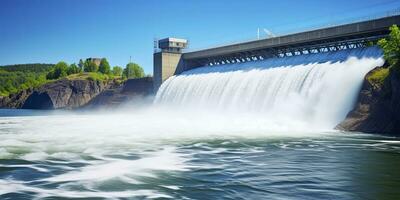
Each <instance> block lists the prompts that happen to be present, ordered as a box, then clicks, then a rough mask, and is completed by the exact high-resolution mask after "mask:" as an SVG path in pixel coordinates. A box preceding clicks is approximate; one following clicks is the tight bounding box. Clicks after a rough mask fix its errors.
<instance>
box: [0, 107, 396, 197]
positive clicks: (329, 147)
mask: <svg viewBox="0 0 400 200" xmlns="http://www.w3.org/2000/svg"><path fill="white" fill-rule="evenodd" d="M209 118H210V119H209ZM195 119H196V122H198V123H196V122H193V121H192V120H193V118H190V117H187V116H185V117H178V116H174V115H169V117H166V116H165V115H163V116H162V117H155V116H154V115H151V116H147V115H146V114H144V113H140V112H139V113H138V114H137V115H132V114H130V115H124V114H114V115H113V114H110V115H105V114H103V115H100V114H79V115H76V114H70V115H61V114H60V115H53V116H44V115H41V116H18V117H1V118H0V199H33V198H37V199H54V198H55V197H60V198H61V199H63V198H64V199H69V198H91V199H143V198H155V199H158V198H160V199H215V198H216V197H218V198H220V199H397V198H399V196H400V191H399V190H398V188H400V172H399V170H398V166H400V140H399V139H398V138H391V137H384V136H372V135H366V134H354V133H339V132H326V131H312V132H304V131H300V132H299V131H297V132H290V131H289V132H288V131H286V130H269V129H268V127H264V126H263V124H265V123H266V122H265V121H263V120H260V121H258V120H257V119H256V118H252V120H246V118H245V117H243V116H241V120H235V119H234V118H229V120H226V121H224V120H223V119H220V118H213V117H212V116H211V117H210V116H207V117H205V118H201V117H200V118H198V117H196V118H195ZM207 119H208V121H207ZM199 121H201V122H202V123H199ZM216 121H217V122H218V123H216ZM232 121H234V122H235V123H231V122H232ZM171 122H174V123H173V124H172V125H171ZM202 125H203V126H202ZM224 127H231V128H224ZM254 127H256V128H254Z"/></svg>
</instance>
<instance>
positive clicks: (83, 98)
mask: <svg viewBox="0 0 400 200" xmlns="http://www.w3.org/2000/svg"><path fill="white" fill-rule="evenodd" d="M152 93H153V80H152V78H151V77H149V78H141V79H129V80H127V81H126V82H125V83H123V84H119V83H116V82H114V81H108V82H103V81H95V80H68V79H62V80H58V81H54V82H51V83H47V84H45V85H43V86H41V87H39V88H37V89H27V90H24V91H21V92H19V93H17V94H12V95H10V96H9V97H1V98H0V108H23V109H75V108H81V107H85V108H98V107H114V106H118V105H121V104H123V103H125V102H128V101H130V100H134V99H141V98H143V97H147V96H149V95H151V94H152Z"/></svg>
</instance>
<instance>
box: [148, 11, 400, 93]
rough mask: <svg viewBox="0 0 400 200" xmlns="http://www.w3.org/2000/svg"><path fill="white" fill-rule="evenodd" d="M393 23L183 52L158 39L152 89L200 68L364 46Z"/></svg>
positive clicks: (181, 44)
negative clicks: (172, 78)
mask: <svg viewBox="0 0 400 200" xmlns="http://www.w3.org/2000/svg"><path fill="white" fill-rule="evenodd" d="M393 24H397V25H399V24H400V15H395V16H389V17H383V18H378V19H373V20H367V21H361V22H356V23H350V24H344V25H339V26H334V27H327V28H321V29H316V30H311V31H306V32H300V33H295V34H289V35H283V36H278V37H272V38H267V39H259V40H254V41H249V42H243V43H236V44H231V45H226V46H220V47H215V48H209V49H203V50H198V51H191V52H185V53H183V52H182V50H183V49H184V48H186V46H187V40H185V39H176V38H166V39H162V40H159V41H158V48H159V51H157V52H155V53H154V60H153V61H154V66H153V67H154V68H153V70H154V71H153V75H154V87H155V90H156V91H157V90H158V88H159V87H160V86H161V84H162V83H163V82H164V81H165V80H167V79H168V78H169V77H171V76H173V75H177V74H181V73H182V72H184V71H187V70H190V69H193V68H197V67H201V66H215V65H221V64H232V63H243V62H249V61H258V60H265V59H268V58H279V57H289V56H296V55H307V54H315V53H323V52H332V51H340V50H346V49H355V48H360V47H365V46H367V45H368V44H369V42H376V41H377V40H379V39H381V38H383V37H386V36H387V35H388V33H389V27H390V26H391V25H393Z"/></svg>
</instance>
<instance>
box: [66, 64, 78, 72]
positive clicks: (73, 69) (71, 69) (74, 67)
mask: <svg viewBox="0 0 400 200" xmlns="http://www.w3.org/2000/svg"><path fill="white" fill-rule="evenodd" d="M79 72H81V69H80V68H79V67H78V66H77V65H76V64H75V63H74V64H71V65H70V66H69V67H68V70H67V74H68V75H70V74H77V73H79Z"/></svg>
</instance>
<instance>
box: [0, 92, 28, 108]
mask: <svg viewBox="0 0 400 200" xmlns="http://www.w3.org/2000/svg"><path fill="white" fill-rule="evenodd" d="M32 93H33V90H32V89H31V88H29V89H27V90H23V91H21V92H19V93H16V94H11V95H10V96H8V97H2V98H0V108H21V107H22V106H23V105H24V103H25V101H26V99H27V98H28V97H29V96H30V95H31V94H32Z"/></svg>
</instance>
